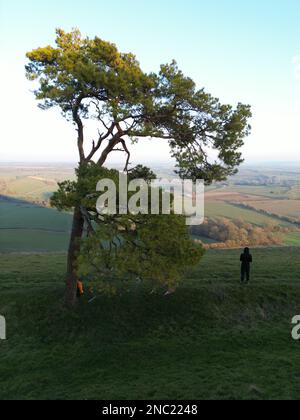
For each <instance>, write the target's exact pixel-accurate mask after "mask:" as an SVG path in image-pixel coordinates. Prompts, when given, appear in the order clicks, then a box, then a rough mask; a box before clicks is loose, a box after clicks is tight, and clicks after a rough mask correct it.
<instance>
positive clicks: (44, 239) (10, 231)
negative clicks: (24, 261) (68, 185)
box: [0, 200, 71, 253]
mask: <svg viewBox="0 0 300 420" xmlns="http://www.w3.org/2000/svg"><path fill="white" fill-rule="evenodd" d="M70 229H71V216H70V215H69V214H66V213H59V212H58V211H56V210H54V209H48V208H44V207H40V206H36V205H33V204H30V203H25V202H20V201H17V200H11V201H3V200H0V253H1V252H18V251H20V252H34V251H35V252H40V251H65V250H66V249H67V244H68V240H69V232H70Z"/></svg>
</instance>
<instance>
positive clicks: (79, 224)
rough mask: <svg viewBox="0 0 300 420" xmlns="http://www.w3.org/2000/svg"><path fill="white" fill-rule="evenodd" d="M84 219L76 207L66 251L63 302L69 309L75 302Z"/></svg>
mask: <svg viewBox="0 0 300 420" xmlns="http://www.w3.org/2000/svg"><path fill="white" fill-rule="evenodd" d="M83 227H84V219H83V216H82V214H81V211H80V208H79V207H76V208H75V209H74V214H73V225H72V233H71V238H70V244H69V251H68V265H67V274H66V292H65V302H66V305H67V306H68V307H70V308H72V307H74V306H75V305H76V302H77V297H76V292H77V275H76V257H77V254H78V252H79V251H80V240H81V237H82V234H83Z"/></svg>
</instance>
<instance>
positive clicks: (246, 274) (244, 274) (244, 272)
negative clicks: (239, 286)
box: [241, 265, 250, 283]
mask: <svg viewBox="0 0 300 420" xmlns="http://www.w3.org/2000/svg"><path fill="white" fill-rule="evenodd" d="M245 279H246V283H249V281H250V267H248V266H243V265H242V269H241V282H242V283H245Z"/></svg>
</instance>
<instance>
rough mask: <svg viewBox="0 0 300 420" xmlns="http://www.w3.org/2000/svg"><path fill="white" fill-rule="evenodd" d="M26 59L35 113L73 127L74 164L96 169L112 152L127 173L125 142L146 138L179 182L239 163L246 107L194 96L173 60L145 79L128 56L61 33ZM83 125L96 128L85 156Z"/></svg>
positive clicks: (217, 175)
mask: <svg viewBox="0 0 300 420" xmlns="http://www.w3.org/2000/svg"><path fill="white" fill-rule="evenodd" d="M27 57H28V59H29V63H28V65H27V66H26V72H27V77H28V78H29V79H30V80H35V81H38V87H37V90H36V91H35V95H36V98H37V99H38V100H39V101H40V107H41V108H43V109H48V108H51V107H56V106H58V107H60V109H61V111H62V113H63V115H64V116H65V117H66V118H67V119H68V120H71V121H73V123H74V124H75V125H76V126H77V130H78V150H79V156H80V162H81V163H85V162H89V161H91V160H96V162H97V163H99V165H103V164H104V163H105V161H106V159H107V157H108V155H109V154H110V153H111V152H112V151H115V150H118V151H124V152H125V153H126V154H127V160H126V165H125V169H126V170H127V169H128V165H129V160H130V144H131V141H135V140H137V139H142V138H146V137H149V138H159V139H161V140H162V141H164V140H165V141H168V142H169V144H170V147H171V153H172V155H173V157H175V158H176V161H177V166H178V173H179V174H180V176H182V177H188V178H192V179H204V180H205V181H206V182H207V183H210V182H212V181H214V180H223V179H225V178H226V177H227V176H229V175H231V174H233V173H235V171H236V168H237V166H238V165H239V164H240V163H241V162H242V157H241V153H240V148H241V146H242V145H243V141H244V138H245V136H247V135H248V134H249V130H250V127H249V125H248V120H249V118H250V117H251V112H250V107H249V106H246V105H242V104H238V106H237V108H236V109H234V108H232V106H230V105H222V104H221V103H220V101H219V100H218V99H216V98H214V97H212V96H211V95H210V94H208V93H206V92H205V91H204V90H203V89H200V90H198V89H197V88H196V85H195V83H194V82H193V80H192V79H190V78H189V77H186V76H184V74H183V73H182V72H181V71H180V70H179V69H178V66H177V64H176V62H175V61H173V62H172V63H171V64H166V65H162V66H161V68H160V71H159V73H158V74H155V73H150V74H147V73H145V72H143V71H142V69H141V67H140V65H139V63H138V61H137V60H136V58H135V56H134V55H133V54H124V53H120V52H119V51H118V49H117V48H116V46H115V45H114V44H111V43H109V42H106V41H103V40H102V39H100V38H98V37H95V38H94V39H89V38H83V37H82V36H81V34H80V32H79V31H78V30H73V31H72V32H70V33H67V32H64V31H63V30H61V29H58V30H57V38H56V47H52V46H47V47H44V48H37V49H35V50H33V51H31V52H29V53H28V54H27ZM85 119H94V120H96V121H97V122H98V124H99V126H98V133H99V135H98V138H97V139H96V140H94V141H93V143H92V146H90V149H89V150H87V149H88V145H90V143H89V142H88V145H85V140H86V138H85V134H86V133H85V129H84V120H85ZM90 140H92V139H90ZM153 147H154V146H153ZM212 150H214V153H211V151H212ZM212 156H217V157H214V158H212ZM96 157H97V158H96Z"/></svg>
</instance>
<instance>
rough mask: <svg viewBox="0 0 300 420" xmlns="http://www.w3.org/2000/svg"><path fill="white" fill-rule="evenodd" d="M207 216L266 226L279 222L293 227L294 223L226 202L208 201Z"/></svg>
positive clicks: (281, 224)
mask: <svg viewBox="0 0 300 420" xmlns="http://www.w3.org/2000/svg"><path fill="white" fill-rule="evenodd" d="M205 215H206V217H225V218H228V219H243V220H245V221H246V222H248V223H252V224H254V225H257V226H265V225H268V224H279V225H280V226H287V227H293V225H292V223H288V222H285V221H282V220H280V219H278V218H276V217H271V216H267V215H264V214H261V213H259V212H257V211H255V210H248V209H243V208H241V207H238V206H237V205H232V204H228V203H224V202H220V201H218V202H206V203H205Z"/></svg>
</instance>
